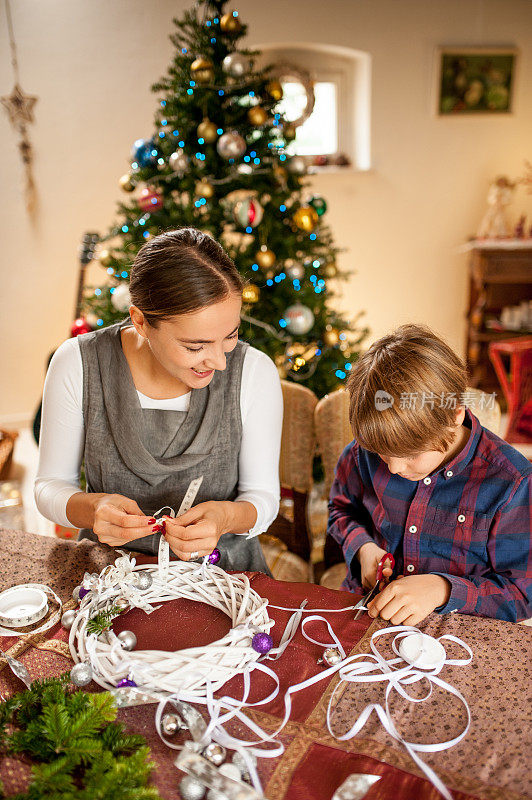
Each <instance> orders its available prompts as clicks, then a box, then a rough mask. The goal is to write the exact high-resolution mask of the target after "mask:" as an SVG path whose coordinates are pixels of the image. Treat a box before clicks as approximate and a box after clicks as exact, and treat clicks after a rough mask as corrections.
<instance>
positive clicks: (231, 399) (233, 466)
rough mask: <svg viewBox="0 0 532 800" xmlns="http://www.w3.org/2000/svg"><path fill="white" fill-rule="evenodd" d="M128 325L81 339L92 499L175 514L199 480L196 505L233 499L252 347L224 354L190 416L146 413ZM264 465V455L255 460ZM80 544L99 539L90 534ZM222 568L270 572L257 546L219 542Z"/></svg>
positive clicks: (151, 541)
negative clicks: (100, 495)
mask: <svg viewBox="0 0 532 800" xmlns="http://www.w3.org/2000/svg"><path fill="white" fill-rule="evenodd" d="M128 325H131V321H130V320H125V321H124V322H122V323H119V324H117V325H111V326H110V327H108V328H104V329H103V330H100V331H94V332H92V333H87V334H82V335H81V336H79V337H78V341H79V345H80V350H81V359H82V363H83V415H84V423H85V445H84V463H85V475H86V479H87V491H88V492H105V493H109V494H115V493H116V494H122V495H124V496H126V497H130V498H132V499H133V500H135V501H136V502H137V503H138V505H139V506H140V508H141V509H142V511H143V513H144V514H147V515H150V516H151V515H153V514H154V513H155V512H156V511H157V510H158V509H159V508H161V507H162V506H167V505H169V506H171V507H172V508H173V509H174V511H176V512H177V510H178V508H179V505H180V503H181V500H182V499H183V497H184V495H185V492H186V490H187V488H188V486H189V484H190V481H191V480H193V479H194V478H198V477H200V476H201V475H203V483H202V484H201V487H200V489H199V492H198V494H197V496H196V499H195V501H194V504H195V505H197V504H198V503H202V502H204V501H207V500H234V498H235V497H236V495H237V486H238V459H239V452H240V443H241V438H242V419H241V412H240V385H241V379H242V365H243V361H244V353H245V351H246V348H247V347H248V345H247V344H245V343H243V342H240V341H239V342H238V344H237V346H236V347H235V349H234V350H233V351H232V352H231V353H228V354H227V367H226V369H225V370H224V371H223V372H221V371H219V370H216V371H215V373H214V377H213V378H212V380H211V382H210V384H209V385H208V386H206V387H205V388H203V389H193V390H192V391H191V396H190V406H189V409H188V411H166V410H163V409H152V408H141V405H140V402H139V398H138V395H137V391H136V389H135V385H134V383H133V378H132V376H131V371H130V369H129V365H128V363H127V360H126V357H125V355H124V352H123V350H122V341H121V337H120V331H121V329H122V328H123V327H126V326H128ZM257 457H259V458H260V454H259V453H257ZM79 538H80V539H83V538H89V539H93V540H96V539H97V537H96V536H95V534H94V533H93V531H92V530H88V529H83V530H81V531H80V534H79ZM159 539H160V534H152V535H150V536H146V537H143V538H142V539H135V540H134V541H132V542H130V543H129V544H126V545H125V546H124V548H125V549H129V550H137V551H140V552H144V553H150V554H156V553H157V551H158V547H159ZM218 548H219V550H220V553H221V559H220V562H219V566H221V567H222V568H223V569H232V570H256V571H260V572H266V573H267V574H270V573H269V570H268V567H267V566H266V562H265V560H264V556H263V554H262V550H261V547H260V544H259V541H258V539H256V538H253V539H247V538H246V536H245V535H237V534H233V533H226V534H224V535H223V536H221V537H220V540H219V542H218Z"/></svg>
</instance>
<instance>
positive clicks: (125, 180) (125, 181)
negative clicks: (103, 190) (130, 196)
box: [118, 172, 135, 192]
mask: <svg viewBox="0 0 532 800" xmlns="http://www.w3.org/2000/svg"><path fill="white" fill-rule="evenodd" d="M118 183H119V184H120V188H121V189H123V190H124V192H134V191H135V184H134V183H133V181H132V180H131V175H130V174H129V172H126V174H125V175H122V177H121V178H120V180H119V181H118Z"/></svg>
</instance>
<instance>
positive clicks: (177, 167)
mask: <svg viewBox="0 0 532 800" xmlns="http://www.w3.org/2000/svg"><path fill="white" fill-rule="evenodd" d="M168 163H169V165H170V168H171V169H173V171H174V172H175V173H176V174H177V175H178V176H179V177H180V178H182V177H183V175H184V174H185V173H186V172H188V167H189V162H188V156H187V154H186V153H185V151H184V150H182V149H181V148H179V150H176V151H175V153H172V155H171V156H170V158H169V159H168Z"/></svg>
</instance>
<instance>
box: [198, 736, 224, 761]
mask: <svg viewBox="0 0 532 800" xmlns="http://www.w3.org/2000/svg"><path fill="white" fill-rule="evenodd" d="M201 755H202V756H203V758H206V759H207V761H210V762H211V764H214V766H215V767H219V766H220V764H223V763H224V761H225V757H226V755H227V751H226V749H225V747H224V746H223V745H221V744H218V742H211V743H210V744H208V745H207V747H205V749H204V750H203V751H202V753H201Z"/></svg>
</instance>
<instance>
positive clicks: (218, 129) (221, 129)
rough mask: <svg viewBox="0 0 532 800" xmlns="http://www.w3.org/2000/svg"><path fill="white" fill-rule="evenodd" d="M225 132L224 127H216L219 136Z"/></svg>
mask: <svg viewBox="0 0 532 800" xmlns="http://www.w3.org/2000/svg"><path fill="white" fill-rule="evenodd" d="M223 132H224V129H223V128H216V133H217V134H218V136H221V135H222V133H223Z"/></svg>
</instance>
